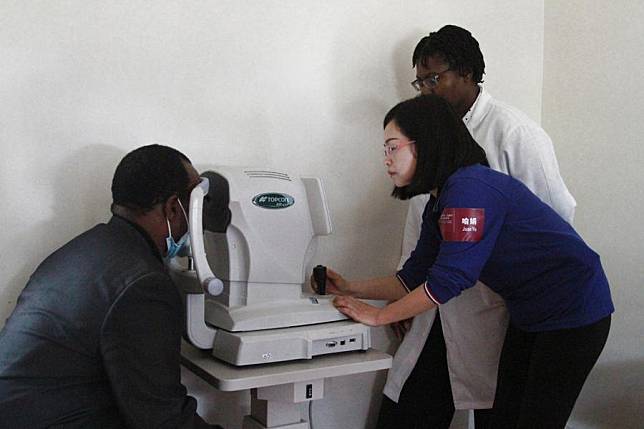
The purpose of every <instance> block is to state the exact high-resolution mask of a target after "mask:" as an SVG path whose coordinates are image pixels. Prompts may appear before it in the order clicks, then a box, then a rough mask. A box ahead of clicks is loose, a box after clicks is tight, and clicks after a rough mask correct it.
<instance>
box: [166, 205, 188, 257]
mask: <svg viewBox="0 0 644 429" xmlns="http://www.w3.org/2000/svg"><path fill="white" fill-rule="evenodd" d="M177 201H179V200H177ZM179 207H181V211H182V212H183V217H185V218H186V224H188V216H187V215H186V211H185V210H184V209H183V204H181V201H179ZM165 221H166V222H167V224H168V236H167V237H166V238H165V244H166V247H167V248H168V253H167V254H166V255H165V259H166V260H170V259H172V258H174V257H175V256H177V254H178V253H179V252H180V251H181V250H182V249H183V248H184V246H185V245H186V242H187V241H188V238H189V237H190V236H189V234H188V232H187V231H186V233H185V234H183V235H182V236H181V238H180V239H179V241H178V242H176V241H174V238H173V237H172V228H170V221H169V220H168V219H167V218H166V220H165Z"/></svg>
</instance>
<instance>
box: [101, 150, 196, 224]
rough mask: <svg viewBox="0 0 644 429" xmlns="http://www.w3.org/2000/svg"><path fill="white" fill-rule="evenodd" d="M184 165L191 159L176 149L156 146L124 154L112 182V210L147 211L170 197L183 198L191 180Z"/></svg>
mask: <svg viewBox="0 0 644 429" xmlns="http://www.w3.org/2000/svg"><path fill="white" fill-rule="evenodd" d="M184 164H190V160H189V159H188V157H186V156H185V155H184V154H182V153H181V152H179V151H178V150H176V149H173V148H171V147H167V146H161V145H157V144H153V145H148V146H143V147H140V148H138V149H135V150H133V151H132V152H130V153H128V154H127V155H125V157H124V158H123V159H122V160H121V162H120V163H119V165H118V167H116V172H115V173H114V178H113V179H112V207H114V206H115V205H118V206H122V207H125V208H127V209H131V210H139V211H143V212H147V211H149V210H151V209H152V208H153V207H154V206H155V205H156V204H158V203H163V202H165V201H166V200H167V199H168V198H170V197H171V196H172V195H178V196H179V197H182V198H183V197H185V196H186V195H187V192H188V187H189V185H190V183H189V182H190V177H189V176H188V172H187V170H186V166H185V165H184Z"/></svg>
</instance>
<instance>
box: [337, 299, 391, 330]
mask: <svg viewBox="0 0 644 429" xmlns="http://www.w3.org/2000/svg"><path fill="white" fill-rule="evenodd" d="M333 305H334V306H335V308H337V309H338V311H340V312H341V313H343V314H346V315H347V316H349V317H350V318H352V319H353V320H355V321H356V322H360V323H364V324H365V325H369V326H380V324H381V323H380V322H379V320H378V316H379V314H380V311H381V309H380V308H378V307H374V306H372V305H369V304H365V303H364V302H362V301H360V300H359V299H356V298H352V297H350V296H336V297H335V299H334V300H333Z"/></svg>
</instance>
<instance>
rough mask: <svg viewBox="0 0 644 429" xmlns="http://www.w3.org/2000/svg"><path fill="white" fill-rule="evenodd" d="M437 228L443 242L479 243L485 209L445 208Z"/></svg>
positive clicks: (481, 236)
mask: <svg viewBox="0 0 644 429" xmlns="http://www.w3.org/2000/svg"><path fill="white" fill-rule="evenodd" d="M438 226H439V227H440V230H441V235H442V236H443V240H445V241H481V239H482V238H483V229H484V227H485V209H465V208H446V209H445V210H443V213H441V217H440V219H438Z"/></svg>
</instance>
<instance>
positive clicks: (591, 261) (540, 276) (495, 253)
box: [398, 165, 614, 331]
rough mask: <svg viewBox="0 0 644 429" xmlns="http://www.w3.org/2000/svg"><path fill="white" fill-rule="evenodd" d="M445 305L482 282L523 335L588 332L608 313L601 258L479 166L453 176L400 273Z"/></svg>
mask: <svg viewBox="0 0 644 429" xmlns="http://www.w3.org/2000/svg"><path fill="white" fill-rule="evenodd" d="M398 277H399V279H400V280H401V281H402V282H403V284H404V285H405V286H406V287H407V288H408V289H409V288H415V287H417V286H419V285H423V287H424V288H425V291H426V293H427V295H428V296H429V298H430V299H432V300H433V301H435V302H436V303H437V304H443V303H445V302H447V301H449V300H450V299H451V298H453V297H455V296H457V295H459V294H460V293H461V292H462V291H463V290H464V289H466V288H469V287H472V286H473V285H474V284H475V282H476V280H477V279H480V280H481V281H482V282H483V283H485V284H486V285H487V286H488V287H490V288H491V289H492V290H494V291H495V292H496V293H498V294H499V295H500V296H501V297H502V298H503V299H504V300H505V301H506V305H507V307H508V311H509V313H510V322H511V323H513V324H514V325H515V326H517V327H519V328H520V329H523V330H526V331H546V330H554V329H564V328H574V327H579V326H584V325H588V324H590V323H593V322H596V321H598V320H600V319H601V318H603V317H605V316H607V315H609V314H611V313H612V312H613V311H614V307H613V303H612V300H611V296H610V290H609V286H608V281H607V279H606V276H605V274H604V271H603V269H602V267H601V263H600V260H599V255H597V254H596V253H595V252H593V250H592V249H590V247H588V246H587V245H586V243H584V241H583V240H582V239H581V237H580V236H579V235H578V234H577V233H576V232H575V230H574V229H573V228H572V226H570V224H568V223H567V222H566V221H564V220H563V219H562V218H561V217H560V216H559V215H558V214H557V213H555V211H554V210H552V209H551V208H550V207H549V206H548V205H546V204H544V203H543V202H542V201H541V200H539V198H538V197H537V196H535V195H534V194H533V193H532V192H530V190H529V189H528V188H526V187H525V186H524V185H523V184H522V183H521V182H519V181H518V180H516V179H513V178H512V177H510V176H508V175H505V174H503V173H499V172H496V171H494V170H491V169H489V168H487V167H484V166H481V165H474V166H469V167H465V168H461V169H459V170H458V171H456V172H455V173H454V174H452V175H451V176H450V177H449V179H448V180H447V182H446V183H445V186H444V187H443V189H442V190H441V192H440V195H439V198H438V200H436V199H434V198H432V199H431V200H430V201H429V202H428V204H427V207H426V208H425V213H424V214H423V226H422V230H421V235H420V238H419V240H418V244H417V245H416V249H415V250H414V251H413V252H412V254H411V256H410V257H409V259H408V260H407V262H406V263H405V264H404V266H403V268H402V270H400V271H399V272H398Z"/></svg>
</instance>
